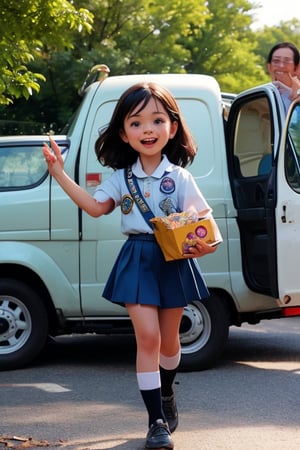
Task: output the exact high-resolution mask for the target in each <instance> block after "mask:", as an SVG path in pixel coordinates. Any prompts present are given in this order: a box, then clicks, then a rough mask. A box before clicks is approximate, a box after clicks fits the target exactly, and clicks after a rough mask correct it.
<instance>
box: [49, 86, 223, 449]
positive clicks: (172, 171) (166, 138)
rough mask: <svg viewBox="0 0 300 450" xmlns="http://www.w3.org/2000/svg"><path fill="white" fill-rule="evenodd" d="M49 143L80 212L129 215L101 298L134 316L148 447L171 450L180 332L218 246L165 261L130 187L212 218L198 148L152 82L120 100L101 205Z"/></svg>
mask: <svg viewBox="0 0 300 450" xmlns="http://www.w3.org/2000/svg"><path fill="white" fill-rule="evenodd" d="M51 146H52V149H53V151H54V154H53V153H52V151H51V149H50V148H49V147H48V146H47V145H46V144H45V145H44V147H43V152H44V156H45V160H46V161H47V164H48V169H49V172H50V174H51V175H52V176H53V177H54V178H55V179H56V180H57V182H58V183H59V184H60V185H61V187H62V188H63V189H64V190H65V192H66V193H67V194H68V195H69V196H70V198H71V199H72V200H73V201H74V202H75V203H76V204H77V205H78V207H79V208H81V209H83V210H84V211H85V212H87V213H88V214H90V215H91V216H93V217H99V216H101V215H102V214H109V213H110V212H111V211H113V209H114V208H116V207H117V206H120V207H121V211H122V219H121V229H122V232H123V233H124V234H125V235H126V236H127V237H128V239H127V240H126V242H125V243H124V245H123V247H122V249H121V251H120V254H119V256H118V258H117V261H116V263H115V265H114V267H113V269H112V272H111V274H110V277H109V279H108V281H107V284H106V287H105V289H104V292H103V297H104V298H106V299H108V300H110V301H112V302H116V303H119V304H122V305H125V307H126V308H127V311H128V314H129V316H130V318H131V321H132V324H133V327H134V331H135V336H136V344H137V357H136V371H137V381H138V386H139V389H140V392H141V395H142V398H143V400H144V403H145V406H146V408H147V411H148V416H149V420H148V426H149V431H148V433H147V437H146V444H145V447H146V448H148V449H155V448H156V449H157V448H160V449H161V448H164V449H172V448H173V447H174V444H173V442H172V439H171V432H173V431H174V430H175V428H176V427H177V425H178V413H177V407H176V402H175V396H174V390H173V384H174V379H175V375H176V372H177V368H178V366H179V362H180V342H179V326H180V321H181V317H182V312H183V308H184V307H185V306H186V305H187V303H188V302H189V301H193V300H198V299H201V298H204V297H208V296H209V293H208V291H207V288H206V285H205V283H204V281H203V279H202V276H201V274H200V270H199V267H198V265H197V261H196V260H195V259H194V258H197V257H200V256H203V255H205V254H207V253H212V252H214V251H215V248H213V247H210V246H209V245H207V244H205V243H204V242H202V241H200V240H199V241H198V242H197V243H196V245H195V246H194V247H191V248H190V249H189V253H187V254H186V257H185V259H180V260H176V261H169V262H166V261H165V260H164V257H163V254H162V252H161V250H160V248H159V246H158V244H157V243H156V241H155V238H154V235H153V229H152V227H151V224H149V222H148V221H147V220H145V217H144V216H143V214H142V212H141V210H140V209H139V207H138V205H137V202H136V201H135V195H134V193H132V192H131V190H130V188H129V185H128V180H127V177H128V174H127V168H128V166H129V167H130V169H131V171H130V172H131V179H132V180H135V182H136V183H137V186H138V188H139V189H140V191H141V195H140V198H141V197H142V199H144V200H145V202H146V203H147V205H148V206H149V208H150V209H151V210H152V212H153V214H154V216H164V215H168V214H170V213H172V212H181V211H186V210H188V209H189V208H190V207H193V208H194V209H196V210H197V211H203V210H208V211H211V209H210V207H209V206H208V204H207V202H206V200H205V199H204V198H203V196H202V194H201V192H200V191H199V189H198V187H197V185H196V183H195V181H194V179H193V177H192V176H191V174H190V173H189V172H188V171H187V170H186V169H184V167H185V166H186V165H187V164H189V163H191V162H192V161H193V159H194V156H195V154H196V147H195V145H194V142H193V140H192V138H191V136H190V134H189V132H188V130H187V127H186V125H185V123H184V120H183V118H182V116H181V113H180V111H179V108H178V105H177V103H176V101H175V99H174V98H173V96H172V95H171V93H170V92H169V91H168V90H166V89H165V88H163V87H162V86H159V85H157V84H154V83H141V84H136V85H134V86H132V87H131V88H129V89H128V90H127V91H126V92H125V93H124V94H123V95H122V96H121V97H120V99H119V101H118V104H117V105H116V108H115V111H114V113H113V116H112V118H111V121H110V124H109V125H108V127H107V129H106V130H105V131H104V132H103V133H102V134H101V135H100V137H99V138H98V140H97V141H96V145H95V150H96V154H97V158H98V160H99V162H100V163H101V164H102V165H106V166H109V167H111V168H113V169H115V171H114V173H113V174H112V175H111V177H110V178H109V179H108V180H106V181H105V182H104V183H102V184H101V185H100V186H99V187H98V188H97V190H96V192H95V194H94V197H92V196H91V195H89V194H88V193H87V192H86V191H84V190H83V189H82V188H81V187H80V186H78V185H77V184H76V183H75V182H74V181H73V180H72V179H71V178H69V176H68V175H67V174H66V173H65V172H64V170H63V160H62V157H61V154H60V150H59V147H58V146H57V144H56V143H55V142H54V141H53V140H51Z"/></svg>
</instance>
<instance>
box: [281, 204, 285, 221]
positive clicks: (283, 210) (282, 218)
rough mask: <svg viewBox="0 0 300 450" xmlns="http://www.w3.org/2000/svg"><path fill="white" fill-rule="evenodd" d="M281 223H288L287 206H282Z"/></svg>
mask: <svg viewBox="0 0 300 450" xmlns="http://www.w3.org/2000/svg"><path fill="white" fill-rule="evenodd" d="M281 222H282V223H286V205H283V206H282V216H281Z"/></svg>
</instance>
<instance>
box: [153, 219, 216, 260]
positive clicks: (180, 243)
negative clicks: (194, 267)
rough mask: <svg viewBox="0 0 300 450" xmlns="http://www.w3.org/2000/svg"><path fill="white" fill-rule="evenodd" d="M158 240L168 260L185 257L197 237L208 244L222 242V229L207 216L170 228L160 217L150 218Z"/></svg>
mask: <svg viewBox="0 0 300 450" xmlns="http://www.w3.org/2000/svg"><path fill="white" fill-rule="evenodd" d="M150 220H151V222H152V223H153V230H154V235H155V237H156V240H157V242H158V244H159V246H160V248H161V250H162V252H163V254H164V257H165V260H166V261H171V260H174V259H183V258H185V256H184V253H188V248H189V247H192V246H193V245H195V239H197V238H199V239H201V240H204V241H205V242H206V243H207V244H210V245H217V244H220V243H221V242H222V236H221V233H220V230H219V228H218V226H217V224H216V222H215V220H214V219H213V217H211V216H210V217H207V218H203V219H199V220H198V221H197V222H193V223H190V224H188V225H183V226H180V227H178V228H175V229H169V228H167V227H166V224H165V223H164V222H163V221H162V220H161V218H160V217H154V218H153V219H150Z"/></svg>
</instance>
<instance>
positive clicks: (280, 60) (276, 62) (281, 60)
mask: <svg viewBox="0 0 300 450" xmlns="http://www.w3.org/2000/svg"><path fill="white" fill-rule="evenodd" d="M271 63H272V64H273V65H274V66H280V65H281V64H282V65H284V66H287V65H288V64H294V60H293V59H291V58H272V60H271Z"/></svg>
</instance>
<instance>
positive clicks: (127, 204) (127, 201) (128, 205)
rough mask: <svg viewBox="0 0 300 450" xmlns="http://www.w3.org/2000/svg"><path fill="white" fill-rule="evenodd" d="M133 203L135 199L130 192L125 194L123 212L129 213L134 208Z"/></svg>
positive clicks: (122, 205) (122, 201) (122, 203)
mask: <svg viewBox="0 0 300 450" xmlns="http://www.w3.org/2000/svg"><path fill="white" fill-rule="evenodd" d="M133 203H134V200H133V198H132V197H131V196H130V195H128V194H126V195H123V197H122V200H121V211H122V213H123V214H129V213H130V211H131V210H132V208H133Z"/></svg>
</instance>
